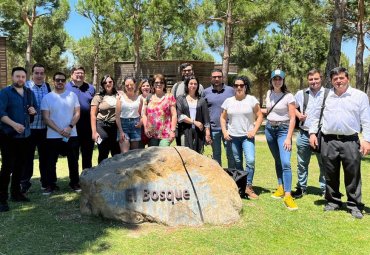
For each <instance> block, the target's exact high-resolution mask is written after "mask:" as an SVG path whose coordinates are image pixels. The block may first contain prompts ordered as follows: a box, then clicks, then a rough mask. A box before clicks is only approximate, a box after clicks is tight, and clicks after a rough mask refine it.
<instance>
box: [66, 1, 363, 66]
mask: <svg viewBox="0 0 370 255" xmlns="http://www.w3.org/2000/svg"><path fill="white" fill-rule="evenodd" d="M69 3H70V5H71V13H70V16H69V19H68V21H67V22H66V23H65V25H64V27H65V29H66V31H67V33H69V35H70V36H72V37H73V38H74V39H76V40H78V39H80V38H82V37H84V36H89V35H90V33H91V23H90V21H89V20H88V19H87V18H85V17H83V16H81V15H79V14H77V12H76V11H75V8H74V7H75V5H76V3H77V0H70V1H69ZM367 44H368V45H370V40H367ZM342 52H344V53H345V54H346V56H348V57H349V61H350V65H353V64H354V62H355V54H356V41H355V40H352V41H347V42H343V43H342ZM369 55H370V52H369V51H368V50H365V58H366V57H367V56H369ZM213 56H214V58H215V62H216V63H220V62H221V56H219V55H218V54H213Z"/></svg>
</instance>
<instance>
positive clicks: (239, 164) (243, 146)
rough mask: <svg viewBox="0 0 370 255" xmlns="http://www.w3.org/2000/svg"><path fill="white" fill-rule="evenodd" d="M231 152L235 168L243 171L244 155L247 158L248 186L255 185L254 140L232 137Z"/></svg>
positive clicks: (244, 137) (245, 137)
mask: <svg viewBox="0 0 370 255" xmlns="http://www.w3.org/2000/svg"><path fill="white" fill-rule="evenodd" d="M231 138H232V140H231V150H232V152H233V156H234V160H235V168H236V169H239V170H243V154H244V157H245V161H246V164H245V169H246V171H247V185H252V184H253V176H254V159H255V149H254V138H252V139H249V138H248V137H247V136H242V137H235V136H231Z"/></svg>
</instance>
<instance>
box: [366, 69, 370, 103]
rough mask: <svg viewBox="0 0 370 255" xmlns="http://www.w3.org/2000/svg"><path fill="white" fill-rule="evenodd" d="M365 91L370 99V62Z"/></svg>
mask: <svg viewBox="0 0 370 255" xmlns="http://www.w3.org/2000/svg"><path fill="white" fill-rule="evenodd" d="M365 93H366V94H367V97H368V98H369V99H370V64H369V67H368V71H367V76H366V84H365Z"/></svg>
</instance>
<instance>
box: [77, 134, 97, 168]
mask: <svg viewBox="0 0 370 255" xmlns="http://www.w3.org/2000/svg"><path fill="white" fill-rule="evenodd" d="M78 140H79V150H80V151H81V158H82V169H85V168H91V167H92V155H93V151H94V143H95V142H94V141H93V139H92V134H91V132H86V133H82V132H78Z"/></svg>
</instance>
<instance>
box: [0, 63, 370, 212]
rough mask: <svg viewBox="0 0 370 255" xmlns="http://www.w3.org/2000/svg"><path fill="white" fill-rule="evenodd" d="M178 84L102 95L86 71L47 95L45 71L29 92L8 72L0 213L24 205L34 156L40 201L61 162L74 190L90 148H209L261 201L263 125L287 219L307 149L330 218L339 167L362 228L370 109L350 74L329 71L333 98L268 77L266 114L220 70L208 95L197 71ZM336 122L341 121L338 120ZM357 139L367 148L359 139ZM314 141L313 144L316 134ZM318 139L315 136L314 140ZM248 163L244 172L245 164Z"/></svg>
mask: <svg viewBox="0 0 370 255" xmlns="http://www.w3.org/2000/svg"><path fill="white" fill-rule="evenodd" d="M180 71H181V74H182V81H181V82H178V83H176V84H175V85H174V86H173V87H172V91H171V93H168V90H167V82H166V79H165V76H164V75H163V74H155V75H154V76H153V78H152V79H151V80H148V79H141V80H140V82H137V81H136V79H135V78H134V77H125V78H124V80H123V82H122V89H121V88H118V86H117V85H116V84H115V81H114V79H113V77H112V76H110V75H105V76H104V77H103V78H102V79H101V83H100V91H99V93H97V94H95V88H94V87H93V86H92V85H89V84H88V83H86V82H85V70H84V69H83V68H82V67H77V68H73V69H72V72H71V81H70V82H68V83H67V76H66V74H64V73H61V72H57V73H55V74H54V75H53V90H51V87H50V85H49V84H48V83H46V82H45V67H44V66H43V65H41V64H35V65H34V66H33V67H32V79H31V80H30V81H27V82H26V70H25V69H24V68H22V67H16V68H14V69H13V70H12V79H13V84H12V85H11V86H8V87H6V88H4V89H3V90H1V91H0V119H1V123H2V127H1V143H0V144H1V153H2V167H1V171H0V211H7V210H9V206H8V203H7V199H8V186H9V181H10V175H11V176H12V178H11V179H12V181H11V188H10V197H11V200H13V201H29V199H28V198H27V197H26V193H27V191H28V190H29V189H30V187H31V182H30V180H31V177H32V175H33V159H34V154H35V150H36V148H37V150H38V156H39V168H40V176H41V178H40V181H41V186H42V189H43V194H45V195H50V194H51V193H53V192H54V191H56V190H58V189H59V187H58V186H57V175H56V163H57V160H58V156H59V155H65V156H67V160H68V168H69V177H70V183H69V186H70V187H71V189H73V190H74V191H76V192H79V191H81V187H80V185H79V172H78V167H79V166H78V158H79V155H80V152H81V157H82V168H83V169H85V168H90V167H92V153H93V149H94V143H96V144H97V147H98V151H99V156H98V163H100V162H101V161H103V160H104V159H106V158H107V157H108V156H109V153H110V154H111V155H112V156H113V155H116V154H119V153H125V152H127V151H128V150H132V149H138V148H145V146H146V145H148V146H169V145H170V144H171V143H172V141H173V140H175V139H176V144H177V145H179V146H180V145H181V146H186V147H189V148H191V149H193V150H195V151H197V152H198V153H202V152H203V149H204V146H205V145H206V144H209V145H211V146H212V152H213V158H214V159H215V160H216V161H217V162H218V163H219V164H220V165H222V162H221V151H222V148H221V147H222V146H224V148H225V152H226V158H227V161H228V162H227V163H228V168H234V169H239V170H244V171H246V179H245V182H246V189H245V193H246V195H247V196H248V198H249V199H258V198H259V197H258V195H257V194H256V192H255V191H254V189H253V177H254V173H255V136H256V134H257V131H258V130H259V129H260V127H261V124H262V122H263V119H264V115H265V117H266V119H267V121H266V126H265V135H266V140H267V143H268V146H269V148H270V151H271V154H272V156H273V158H274V160H275V169H276V175H277V185H278V187H277V189H276V191H275V192H274V193H273V194H272V197H273V198H277V199H280V198H283V202H284V204H285V206H286V207H287V208H288V209H290V210H296V209H298V206H297V204H296V202H295V200H294V198H300V197H302V196H303V195H305V194H306V193H307V178H308V167H309V162H310V158H311V154H312V148H315V147H317V146H318V145H319V144H320V148H321V153H317V154H316V155H317V158H318V162H319V166H320V178H319V182H320V188H321V192H322V194H323V195H324V196H325V199H326V200H327V205H326V206H325V210H326V211H331V210H336V209H339V208H340V207H341V205H342V202H341V194H340V192H339V171H340V164H341V163H342V164H343V168H344V174H345V185H346V192H347V197H348V202H347V208H348V209H349V210H350V211H351V214H352V215H353V216H354V217H355V218H362V213H361V210H362V208H363V204H362V203H361V171H360V169H361V157H362V155H366V154H368V153H369V151H370V109H369V100H368V98H367V96H366V94H365V93H363V92H361V91H359V90H356V89H354V88H351V87H350V86H349V77H348V72H347V70H346V69H344V68H341V67H339V68H335V69H333V70H332V72H331V73H330V77H331V81H332V85H333V88H332V89H330V90H329V89H324V88H323V87H322V85H321V74H320V72H319V71H318V70H316V69H314V70H311V71H309V72H308V75H307V80H308V84H309V87H308V88H307V89H304V90H301V91H298V92H297V94H296V95H295V96H294V95H293V94H292V93H290V92H289V91H288V88H287V85H286V83H285V73H284V72H283V71H282V70H274V71H273V72H272V74H271V79H270V82H269V90H268V92H267V95H266V108H264V109H262V108H261V104H260V102H259V101H258V100H257V99H256V97H254V96H253V95H251V82H250V80H249V79H248V78H247V77H245V76H240V77H236V78H235V79H234V81H233V84H232V86H228V85H226V84H224V83H223V82H222V81H223V73H222V71H221V70H220V69H214V70H212V72H211V85H210V86H209V87H207V88H204V87H203V86H202V85H201V84H200V83H199V80H198V78H197V77H196V76H195V74H194V71H193V66H192V65H191V64H189V63H184V64H182V65H181V66H180ZM338 113H340V115H339V114H338ZM296 118H297V119H298V121H299V125H298V126H299V131H298V132H297V157H298V167H297V168H298V183H297V188H296V190H295V191H292V169H291V163H290V161H291V150H292V137H293V132H294V128H295V123H296ZM361 130H362V132H363V140H362V141H361V142H360V140H359V137H358V134H359V133H360V131H361ZM318 132H319V134H320V135H319V139H317V137H316V134H318ZM320 132H321V133H320ZM243 158H245V167H244V164H243Z"/></svg>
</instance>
